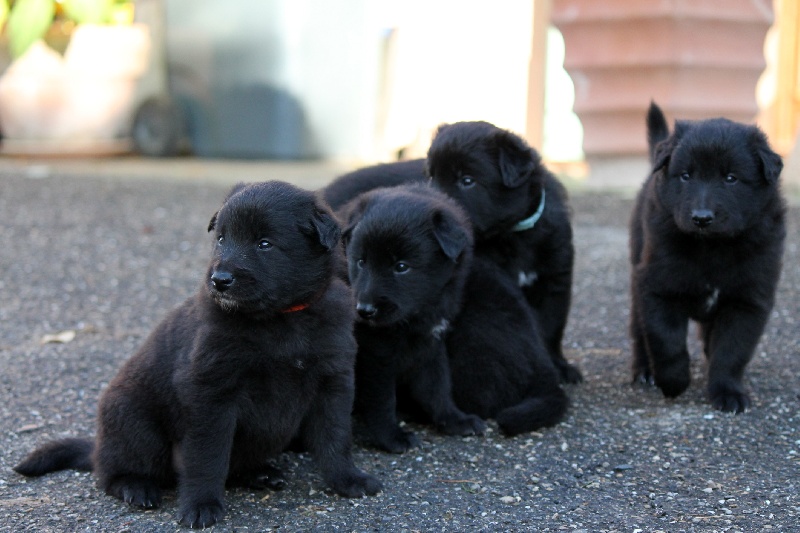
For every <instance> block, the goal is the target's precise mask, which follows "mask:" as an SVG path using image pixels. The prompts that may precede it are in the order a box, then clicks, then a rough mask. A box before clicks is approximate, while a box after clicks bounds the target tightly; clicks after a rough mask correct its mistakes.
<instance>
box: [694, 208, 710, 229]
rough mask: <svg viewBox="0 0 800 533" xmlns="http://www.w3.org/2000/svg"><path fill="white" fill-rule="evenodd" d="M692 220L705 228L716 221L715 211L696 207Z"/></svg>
mask: <svg viewBox="0 0 800 533" xmlns="http://www.w3.org/2000/svg"><path fill="white" fill-rule="evenodd" d="M692 222H694V225H695V226H697V227H698V228H705V227H706V226H709V225H710V224H711V223H712V222H714V212H713V211H711V210H710V209H695V210H694V211H692Z"/></svg>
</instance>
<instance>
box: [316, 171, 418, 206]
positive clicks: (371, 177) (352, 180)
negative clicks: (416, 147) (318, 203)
mask: <svg viewBox="0 0 800 533" xmlns="http://www.w3.org/2000/svg"><path fill="white" fill-rule="evenodd" d="M426 181H428V178H427V176H426V175H425V160H424V159H412V160H410V161H398V162H395V163H382V164H379V165H372V166H368V167H364V168H359V169H358V170H354V171H353V172H348V173H347V174H344V175H342V176H339V177H338V178H336V179H335V180H333V181H332V182H331V183H329V184H328V185H327V186H326V187H325V188H323V189H322V197H323V199H324V200H325V201H326V202H327V203H328V205H330V206H331V207H332V208H333V209H334V210H338V209H340V208H341V207H343V206H344V204H346V203H347V202H349V201H350V200H352V199H353V198H355V197H356V196H358V195H359V194H361V193H364V192H367V191H371V190H373V189H377V188H379V187H394V186H397V185H404V184H408V183H424V182H426Z"/></svg>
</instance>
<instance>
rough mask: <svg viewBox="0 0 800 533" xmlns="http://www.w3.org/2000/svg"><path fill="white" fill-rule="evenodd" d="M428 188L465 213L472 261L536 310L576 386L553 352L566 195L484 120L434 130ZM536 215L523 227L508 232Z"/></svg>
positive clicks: (531, 153) (566, 304)
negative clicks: (485, 263) (514, 286)
mask: <svg viewBox="0 0 800 533" xmlns="http://www.w3.org/2000/svg"><path fill="white" fill-rule="evenodd" d="M427 172H428V174H429V175H430V176H431V178H432V181H433V183H434V185H436V186H437V187H438V188H440V189H441V190H443V191H445V192H446V193H447V194H448V195H450V196H451V197H453V198H455V199H456V200H457V201H458V202H459V203H460V204H461V205H462V206H463V207H464V208H465V209H466V210H467V212H468V213H469V216H470V220H471V221H472V225H473V227H474V229H475V241H476V242H475V255H476V256H479V257H483V258H487V259H489V260H490V261H492V262H494V263H496V264H497V265H500V266H501V267H502V269H503V270H504V271H505V272H507V273H508V274H509V275H510V276H511V277H512V279H513V280H515V281H517V282H518V285H519V286H520V287H521V289H522V291H523V293H524V294H525V298H526V299H527V301H528V303H529V305H530V306H531V307H532V308H533V309H534V310H535V311H536V317H537V318H538V321H539V326H540V331H541V335H542V337H543V339H544V342H545V345H546V347H547V350H548V352H549V354H550V357H551V358H552V360H553V363H554V364H555V365H556V367H557V368H558V370H559V373H560V376H561V379H562V380H563V381H565V382H568V383H577V382H580V381H581V380H582V377H581V373H580V371H579V370H578V369H577V368H576V367H575V366H573V365H571V364H570V363H568V362H567V360H566V359H565V358H564V354H563V351H562V348H561V342H562V339H563V336H564V328H565V327H566V324H567V316H568V314H569V308H570V299H571V290H572V269H573V261H574V248H573V244H572V226H571V224H570V220H569V210H568V207H567V193H566V190H565V189H564V187H563V186H562V185H561V184H560V183H559V182H558V180H557V179H556V178H555V176H553V175H552V174H551V173H550V172H549V171H548V170H547V169H546V168H545V167H544V165H543V164H542V163H541V159H540V157H539V155H538V154H537V153H536V151H535V150H534V149H532V148H531V147H530V146H528V144H527V143H526V142H525V141H524V140H522V139H521V138H520V137H519V136H517V135H515V134H513V133H511V132H509V131H506V130H502V129H500V128H497V127H495V126H493V125H492V124H489V123H487V122H457V123H454V124H445V125H442V126H440V127H439V129H438V130H437V132H436V134H435V136H434V138H433V141H432V143H431V147H430V149H429V151H428V158H427ZM543 191H544V192H545V193H546V196H545V205H544V211H543V212H542V215H541V218H540V219H539V220H538V222H536V224H535V225H534V226H533V227H532V228H531V229H526V230H521V231H514V226H515V225H516V224H517V223H518V222H520V221H522V220H524V219H526V218H528V217H530V216H531V215H533V214H534V213H535V212H536V211H537V209H538V207H539V206H540V202H541V199H542V194H543Z"/></svg>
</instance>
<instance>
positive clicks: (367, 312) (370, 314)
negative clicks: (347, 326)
mask: <svg viewBox="0 0 800 533" xmlns="http://www.w3.org/2000/svg"><path fill="white" fill-rule="evenodd" d="M356 312H357V313H358V316H360V317H361V318H364V319H368V318H374V317H375V315H376V314H378V308H377V307H375V306H374V305H372V304H367V303H363V302H358V303H357V304H356Z"/></svg>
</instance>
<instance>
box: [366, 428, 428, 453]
mask: <svg viewBox="0 0 800 533" xmlns="http://www.w3.org/2000/svg"><path fill="white" fill-rule="evenodd" d="M374 440H375V444H376V445H377V446H378V447H379V448H381V449H383V450H386V451H387V452H391V453H403V452H406V451H408V450H409V449H411V448H416V447H418V446H419V445H420V441H419V437H417V436H416V435H415V434H414V433H412V432H410V431H403V430H402V429H400V428H399V427H397V428H395V429H394V430H391V431H387V432H385V433H383V434H379V435H378V434H376V435H374Z"/></svg>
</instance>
